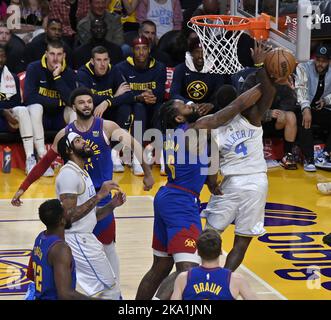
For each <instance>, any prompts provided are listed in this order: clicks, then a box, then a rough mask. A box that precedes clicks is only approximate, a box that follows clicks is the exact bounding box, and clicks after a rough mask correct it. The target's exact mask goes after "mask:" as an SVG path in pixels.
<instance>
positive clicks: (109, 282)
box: [65, 232, 121, 300]
mask: <svg viewBox="0 0 331 320" xmlns="http://www.w3.org/2000/svg"><path fill="white" fill-rule="evenodd" d="M65 240H66V242H67V243H68V244H69V246H70V248H71V251H72V254H73V257H74V259H75V263H76V276H77V283H78V285H79V286H80V287H81V288H82V289H83V290H84V291H85V293H86V294H87V295H89V296H97V297H100V298H103V299H113V300H118V299H120V296H121V293H120V288H119V285H118V280H117V279H116V277H115V274H114V271H113V269H112V267H111V265H110V263H109V261H108V259H107V257H106V254H105V251H104V249H103V245H102V243H101V242H100V241H98V239H97V238H96V237H95V235H94V234H92V233H69V232H66V233H65Z"/></svg>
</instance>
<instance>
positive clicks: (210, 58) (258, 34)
mask: <svg viewBox="0 0 331 320" xmlns="http://www.w3.org/2000/svg"><path fill="white" fill-rule="evenodd" d="M188 26H189V27H190V28H191V29H193V30H194V31H195V32H196V33H197V35H198V36H199V39H200V42H201V45H202V50H203V55H204V59H205V64H206V66H207V69H208V70H209V72H210V73H219V74H234V73H236V72H238V71H240V70H242V69H243V66H242V65H241V64H240V62H239V60H238V54H237V45H238V41H239V38H240V36H241V35H242V33H243V32H244V31H245V30H249V32H250V34H251V37H253V38H255V39H257V40H260V39H261V40H266V39H268V37H269V29H270V16H268V15H267V14H264V13H262V15H261V16H259V17H258V18H245V17H238V16H228V15H204V16H196V17H192V18H191V19H190V21H189V22H188Z"/></svg>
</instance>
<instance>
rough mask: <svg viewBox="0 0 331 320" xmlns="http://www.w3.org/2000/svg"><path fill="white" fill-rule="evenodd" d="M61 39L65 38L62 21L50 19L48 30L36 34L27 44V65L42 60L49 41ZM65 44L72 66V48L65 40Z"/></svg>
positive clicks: (25, 55) (25, 59)
mask: <svg viewBox="0 0 331 320" xmlns="http://www.w3.org/2000/svg"><path fill="white" fill-rule="evenodd" d="M61 40H63V38H62V24H61V22H60V21H59V20H56V19H49V20H48V22H47V27H46V32H44V33H42V34H40V35H38V36H36V37H35V38H34V39H33V40H32V41H31V42H30V43H28V44H27V45H26V48H25V54H24V62H25V65H26V66H27V65H28V64H29V63H31V62H33V61H36V60H40V59H41V58H42V56H43V55H44V54H45V52H46V49H47V43H48V42H52V41H61ZM63 46H64V51H65V53H66V62H67V64H68V65H69V66H72V63H73V62H72V50H71V48H70V47H69V46H68V44H67V43H65V42H63Z"/></svg>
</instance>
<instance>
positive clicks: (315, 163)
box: [295, 45, 331, 171]
mask: <svg viewBox="0 0 331 320" xmlns="http://www.w3.org/2000/svg"><path fill="white" fill-rule="evenodd" d="M330 59H331V54H330V49H329V48H327V47H326V46H323V45H320V46H319V47H318V48H317V50H316V53H315V58H314V59H313V60H310V61H308V62H305V63H300V64H299V65H298V66H297V69H296V73H297V76H296V78H295V88H296V92H297V99H298V103H299V105H300V107H301V113H299V117H298V123H299V142H300V146H301V149H302V152H303V155H304V170H305V171H316V167H318V168H322V169H323V168H324V169H325V168H326V169H330V168H331V162H330V153H331V69H330ZM314 125H318V126H320V127H322V128H323V129H325V130H327V131H328V137H327V140H326V141H325V149H324V152H323V153H322V154H321V155H320V156H319V157H318V158H317V159H314V139H313V131H314V130H315V128H314V127H313V126H314Z"/></svg>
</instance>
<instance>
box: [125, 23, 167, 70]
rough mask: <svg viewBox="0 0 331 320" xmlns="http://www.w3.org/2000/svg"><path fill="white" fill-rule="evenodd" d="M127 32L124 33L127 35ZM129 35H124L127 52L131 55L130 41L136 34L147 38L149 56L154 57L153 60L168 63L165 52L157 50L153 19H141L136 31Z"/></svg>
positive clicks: (131, 41)
mask: <svg viewBox="0 0 331 320" xmlns="http://www.w3.org/2000/svg"><path fill="white" fill-rule="evenodd" d="M127 35H128V34H126V36H127ZM129 35H130V37H126V38H127V39H126V40H127V41H126V43H127V44H128V45H129V46H130V49H131V50H130V52H129V53H128V54H127V55H128V56H129V55H132V43H133V40H134V39H135V38H136V37H137V36H140V37H141V36H144V37H146V38H147V39H148V40H149V44H150V48H151V56H152V57H153V58H155V60H157V61H160V62H162V63H164V64H165V65H166V66H168V65H169V64H170V61H171V58H170V57H169V56H168V54H167V53H165V52H163V51H162V50H159V49H158V47H157V43H158V38H157V36H156V25H155V23H154V22H153V21H150V20H146V21H143V22H142V23H141V25H140V27H139V29H138V32H130V33H129Z"/></svg>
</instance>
